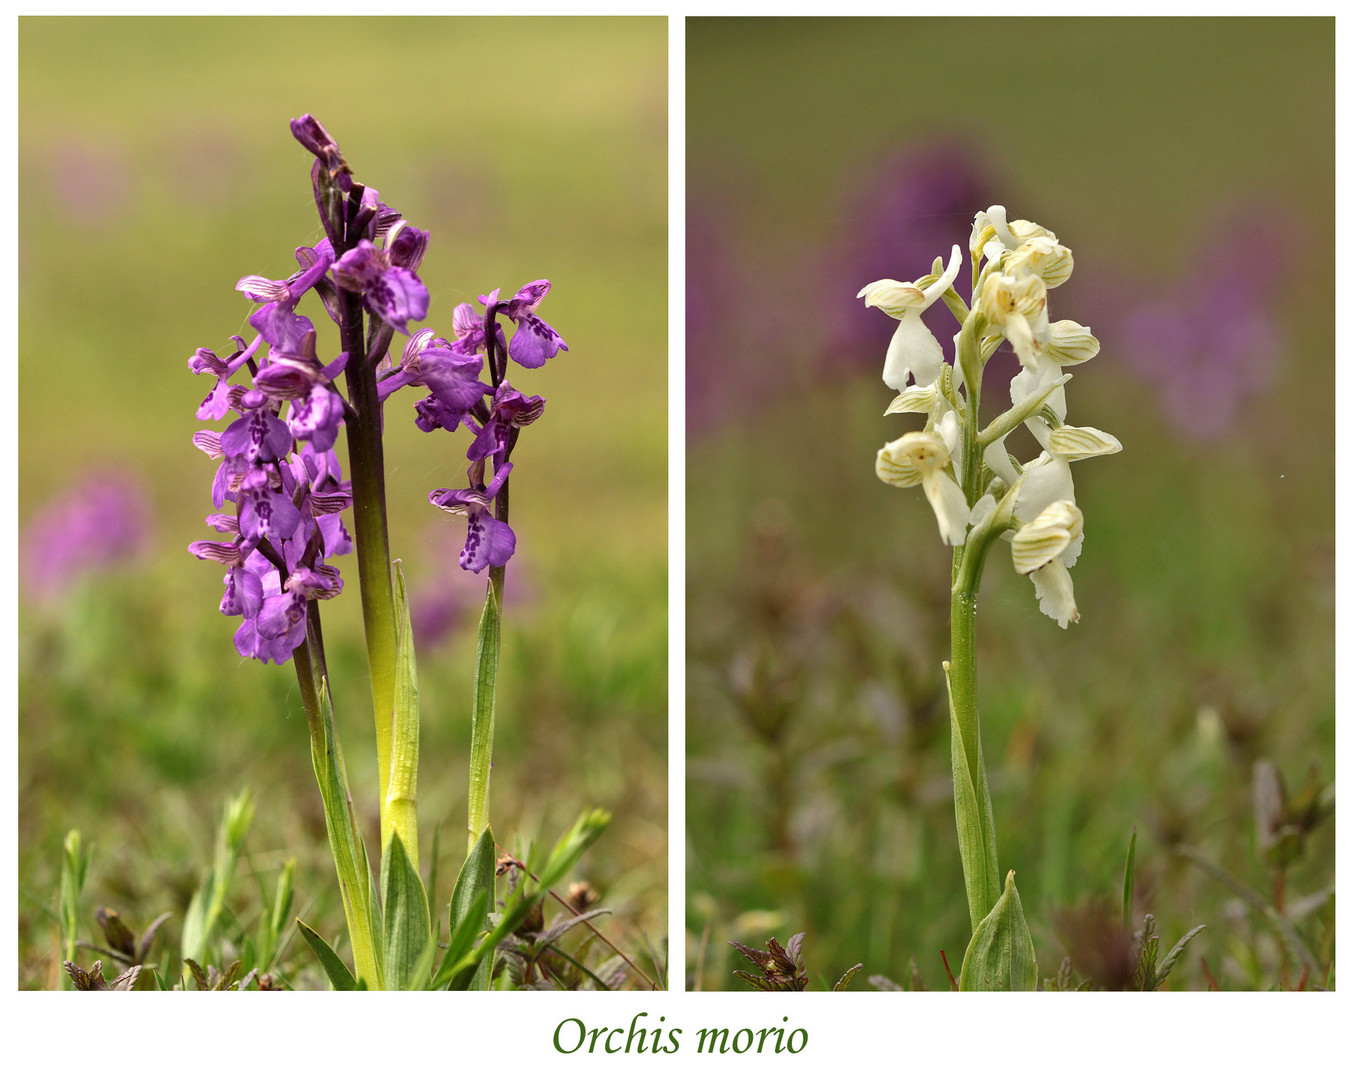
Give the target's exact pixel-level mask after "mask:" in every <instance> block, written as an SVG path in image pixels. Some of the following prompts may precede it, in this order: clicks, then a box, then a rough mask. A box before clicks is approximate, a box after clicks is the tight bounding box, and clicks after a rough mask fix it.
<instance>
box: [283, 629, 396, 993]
mask: <svg viewBox="0 0 1353 1080" xmlns="http://www.w3.org/2000/svg"><path fill="white" fill-rule="evenodd" d="M312 606H313V604H312ZM309 622H310V634H309V635H308V636H307V639H306V640H305V641H302V642H301V644H300V646H299V647H297V649H296V650H295V652H293V653H292V654H291V657H292V662H293V663H294V664H295V665H296V680H297V682H298V683H299V684H300V689H301V700H302V702H303V703H304V704H305V715H306V720H307V721H308V722H309V725H310V757H311V762H312V763H313V765H314V767H315V779H316V781H317V782H318V783H319V789H320V797H321V799H322V800H323V802H324V820H325V827H326V830H327V832H328V836H329V850H330V852H331V853H332V855H333V860H334V870H335V871H336V872H337V874H338V886H339V892H340V893H342V896H343V913H344V915H345V916H346V918H347V923H348V937H349V938H351V939H352V959H353V965H354V967H355V968H356V973H357V977H358V978H359V979H365V980H366V984H367V986H368V987H371V988H372V989H380V988H381V987H382V985H383V979H382V977H381V966H380V959H379V954H378V951H377V942H376V934H375V929H374V926H373V923H372V918H371V913H372V904H371V895H370V880H371V879H370V868H369V867H368V866H367V865H366V850H365V847H364V845H362V843H361V840H360V837H361V833H360V832H359V831H358V826H357V820H356V817H355V815H354V814H353V810H352V795H351V792H350V791H349V789H348V778H347V769H346V768H345V767H344V765H343V751H342V748H341V747H340V746H339V743H338V735H337V732H335V731H334V728H333V707H332V705H330V704H329V703H328V696H327V695H328V683H327V680H326V679H325V678H324V677H323V674H322V672H323V669H324V656H323V652H322V650H316V653H315V660H314V661H313V662H312V653H311V647H310V642H311V640H312V639H314V638H316V637H317V629H318V619H317V618H316V617H315V614H314V612H313V611H312V614H311V618H310V620H309ZM317 669H318V670H317ZM326 705H327V706H328V707H327V708H326ZM331 750H332V755H333V756H332V760H331V758H330V752H331ZM334 781H336V783H335V782H334ZM338 789H341V790H338Z"/></svg>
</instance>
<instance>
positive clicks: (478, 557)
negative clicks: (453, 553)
mask: <svg viewBox="0 0 1353 1080" xmlns="http://www.w3.org/2000/svg"><path fill="white" fill-rule="evenodd" d="M476 472H478V473H480V474H481V475H482V473H483V469H482V466H481V467H472V468H471V471H470V479H471V482H472V483H473V482H474V476H475V473H476ZM511 472H512V463H511V462H508V463H507V464H505V465H503V466H502V468H500V469H499V470H498V471H497V472H496V473H495V474H494V476H493V481H492V482H491V483H490V484H489V486H488V487H485V486H484V485H483V484H482V483H475V485H474V487H471V488H458V489H453V488H438V489H437V490H436V491H431V492H429V493H428V502H430V503H431V504H432V505H433V506H435V507H437V508H438V509H440V510H445V511H446V512H447V513H448V514H465V515H467V516H468V518H469V530H468V532H467V533H466V536H465V547H464V548H462V549H461V552H460V566H461V569H463V570H472V571H474V572H475V573H476V574H477V573H479V572H480V571H481V570H483V569H484V568H485V567H487V566H506V565H507V561H508V560H509V559H510V558H512V555H513V553H514V552H515V551H516V550H517V536H516V533H514V532H513V531H512V529H511V528H510V527H509V526H508V524H507V523H506V522H504V521H499V520H498V519H497V518H495V517H494V516H493V514H492V512H491V511H490V510H489V507H490V505H491V504H492V503H493V500H494V498H495V497H496V496H497V494H498V490H499V489H500V488H501V487H502V486H503V483H504V481H506V480H507V477H508V474H509V473H511Z"/></svg>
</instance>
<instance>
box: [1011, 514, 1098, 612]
mask: <svg viewBox="0 0 1353 1080" xmlns="http://www.w3.org/2000/svg"><path fill="white" fill-rule="evenodd" d="M1084 523H1085V519H1084V517H1083V515H1082V514H1081V512H1080V508H1079V507H1077V506H1076V504H1075V503H1074V502H1070V501H1068V500H1065V499H1062V500H1058V501H1057V502H1054V503H1051V504H1049V505H1048V506H1047V507H1046V508H1044V510H1043V511H1042V513H1040V514H1039V515H1038V516H1037V517H1036V518H1034V520H1033V521H1031V522H1029V523H1028V524H1027V525H1025V526H1024V527H1023V528H1021V529H1020V530H1019V532H1017V533H1015V537H1014V539H1013V540H1012V541H1011V543H1010V548H1011V555H1012V557H1013V559H1014V562H1015V570H1016V571H1017V572H1018V573H1021V574H1024V575H1026V576H1027V577H1028V578H1029V579H1030V580H1031V581H1033V583H1034V595H1036V596H1037V597H1038V610H1039V611H1041V612H1043V614H1044V615H1047V616H1048V617H1049V618H1052V619H1056V620H1057V625H1058V626H1060V627H1061V628H1062V629H1063V630H1065V629H1066V628H1067V626H1068V625H1069V624H1070V623H1073V622H1079V621H1080V612H1079V611H1078V610H1077V609H1076V596H1075V593H1074V591H1073V590H1072V587H1071V574H1070V573H1068V568H1069V567H1070V566H1072V565H1074V564H1075V561H1076V556H1077V554H1079V552H1080V547H1081V542H1082V540H1083V539H1084Z"/></svg>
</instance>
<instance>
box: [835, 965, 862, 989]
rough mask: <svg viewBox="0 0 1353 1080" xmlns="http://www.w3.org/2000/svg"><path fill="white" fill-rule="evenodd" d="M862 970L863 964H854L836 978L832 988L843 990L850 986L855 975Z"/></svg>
mask: <svg viewBox="0 0 1353 1080" xmlns="http://www.w3.org/2000/svg"><path fill="white" fill-rule="evenodd" d="M863 970H864V965H863V964H856V965H855V966H854V967H853V968H851V969H850V970H849V971H847V972H846V973H845V974H844V975H842V976H841V977H840V978H839V979H837V980H836V985H835V986H833V987H832V989H833V990H845V989H846V988H848V987H849V986H850V984H851V983H852V982H854V981H855V976H856V975H858V974H859V973H860V972H861V971H863Z"/></svg>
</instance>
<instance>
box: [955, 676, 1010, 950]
mask: <svg viewBox="0 0 1353 1080" xmlns="http://www.w3.org/2000/svg"><path fill="white" fill-rule="evenodd" d="M944 681H945V686H946V687H947V688H948V689H949V726H950V732H951V739H950V754H951V758H952V763H953V773H954V820H955V823H956V825H957V828H958V849H959V855H960V856H961V859H962V862H963V879H964V884H965V886H966V890H967V894H968V917H969V920H970V924H971V925H972V927H973V929H974V931H975V930H976V928H977V926H978V924H979V923H980V922H981V921H982V919H983V918H985V916H986V914H987V912H988V911H990V910H991V908H992V906H993V904H995V902H996V897H997V895H998V891H999V890H998V886H997V882H998V880H999V878H998V870H997V863H996V823H995V818H994V817H993V815H992V811H991V794H990V792H989V791H988V790H987V781H986V775H987V774H986V765H985V762H984V761H983V758H982V744H981V741H980V740H981V735H980V733H979V734H978V736H977V738H978V740H979V741H978V744H977V761H976V762H975V763H974V762H969V761H968V758H967V752H966V750H965V748H964V743H963V734H962V731H961V729H960V727H959V721H958V716H957V715H956V714H955V712H954V693H953V686H952V683H951V681H950V676H949V664H948V663H947V662H946V663H945V665H944Z"/></svg>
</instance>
